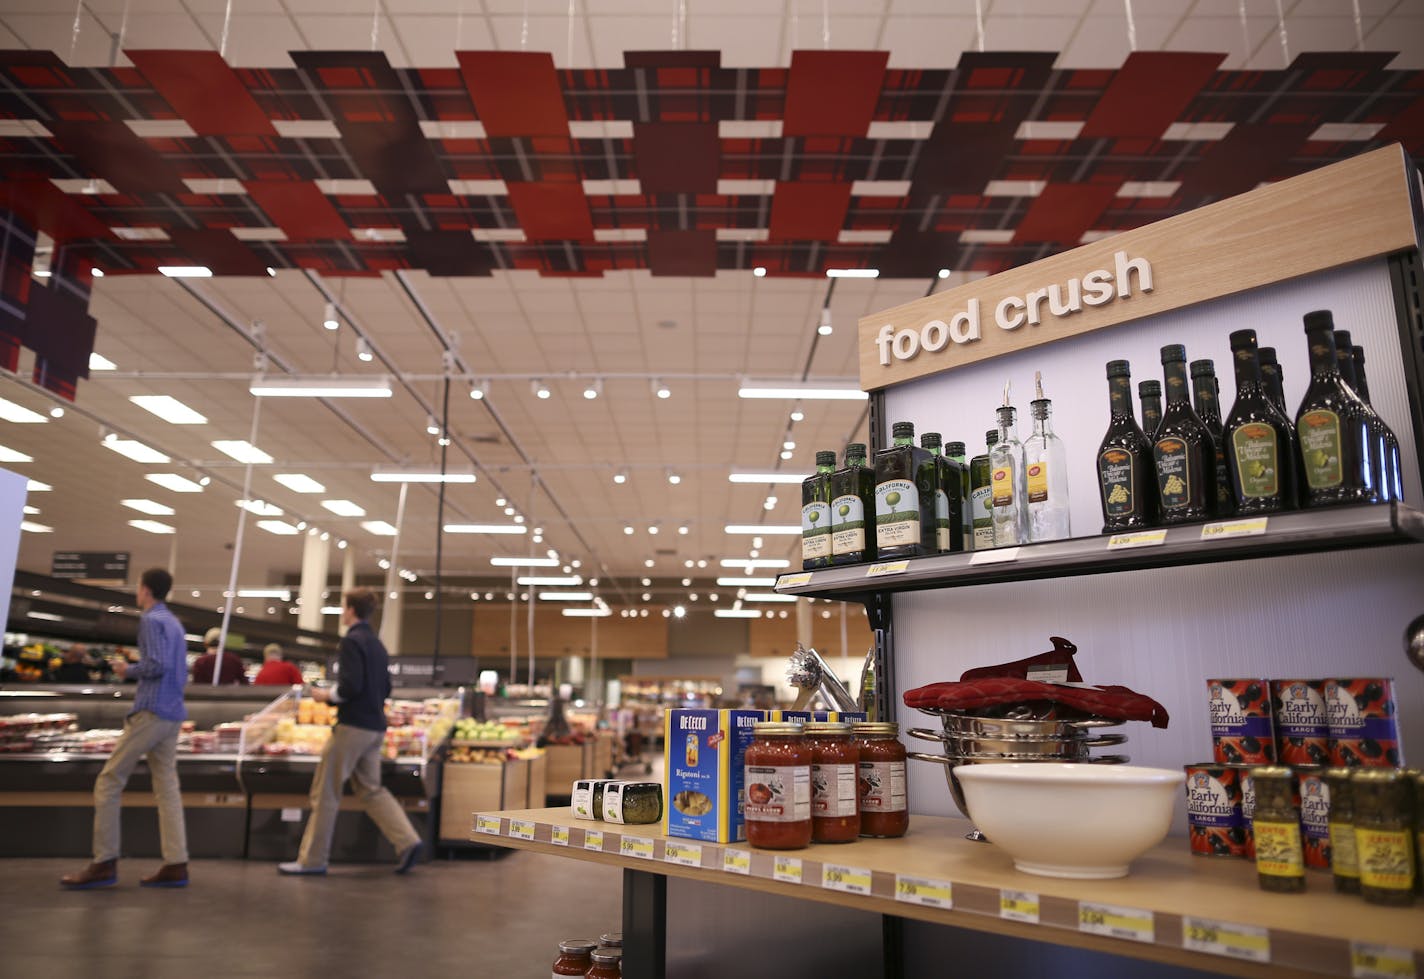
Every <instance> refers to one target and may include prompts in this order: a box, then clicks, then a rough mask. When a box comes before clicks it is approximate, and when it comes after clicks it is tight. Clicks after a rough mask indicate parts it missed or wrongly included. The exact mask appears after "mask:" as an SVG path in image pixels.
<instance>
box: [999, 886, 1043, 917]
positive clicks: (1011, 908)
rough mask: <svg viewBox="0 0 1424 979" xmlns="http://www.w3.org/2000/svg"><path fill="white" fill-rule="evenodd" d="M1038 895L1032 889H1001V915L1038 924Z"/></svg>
mask: <svg viewBox="0 0 1424 979" xmlns="http://www.w3.org/2000/svg"><path fill="white" fill-rule="evenodd" d="M1038 907H1039V906H1038V895H1037V894H1034V893H1033V892H1031V891H1005V890H1001V891H999V917H1000V918H1005V919H1007V920H1009V921H1023V922H1027V923H1028V924H1030V925H1036V924H1038Z"/></svg>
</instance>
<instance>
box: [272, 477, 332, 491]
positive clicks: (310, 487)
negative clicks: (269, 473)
mask: <svg viewBox="0 0 1424 979" xmlns="http://www.w3.org/2000/svg"><path fill="white" fill-rule="evenodd" d="M272 478H273V479H275V480H276V481H277V482H279V483H281V484H282V485H283V486H285V487H287V489H289V490H291V491H292V492H293V493H325V492H326V487H325V486H323V485H322V484H321V483H318V482H317V481H316V480H314V479H312V478H311V477H310V476H308V475H306V474H305V473H278V474H277V475H275V476H273V477H272Z"/></svg>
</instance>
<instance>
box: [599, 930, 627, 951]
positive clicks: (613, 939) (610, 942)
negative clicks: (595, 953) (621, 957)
mask: <svg viewBox="0 0 1424 979" xmlns="http://www.w3.org/2000/svg"><path fill="white" fill-rule="evenodd" d="M598 944H600V945H602V946H603V947H604V948H622V947H623V933H622V932H621V931H611V932H609V933H608V934H606V935H599V936H598Z"/></svg>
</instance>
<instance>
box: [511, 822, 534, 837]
mask: <svg viewBox="0 0 1424 979" xmlns="http://www.w3.org/2000/svg"><path fill="white" fill-rule="evenodd" d="M509 835H510V836H511V837H513V838H514V839H516V840H532V839H534V824H533V823H531V822H529V820H527V819H511V820H510V821H509Z"/></svg>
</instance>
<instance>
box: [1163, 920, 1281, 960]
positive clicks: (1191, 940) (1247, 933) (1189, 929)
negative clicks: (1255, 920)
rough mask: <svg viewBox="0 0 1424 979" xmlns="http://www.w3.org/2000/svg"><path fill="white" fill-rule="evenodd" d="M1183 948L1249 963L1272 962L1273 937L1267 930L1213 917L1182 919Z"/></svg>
mask: <svg viewBox="0 0 1424 979" xmlns="http://www.w3.org/2000/svg"><path fill="white" fill-rule="evenodd" d="M1182 947H1183V948H1189V949H1191V950H1192V951H1193V952H1206V953H1208V954H1210V955H1225V956H1227V957H1228V958H1233V959H1245V960H1246V961H1247V962H1267V963H1268V962H1270V961H1271V936H1270V933H1269V932H1267V931H1266V929H1264V928H1257V927H1255V926H1253V925H1237V924H1232V923H1230V922H1226V921H1212V920H1211V919H1210V918H1183V919H1182Z"/></svg>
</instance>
